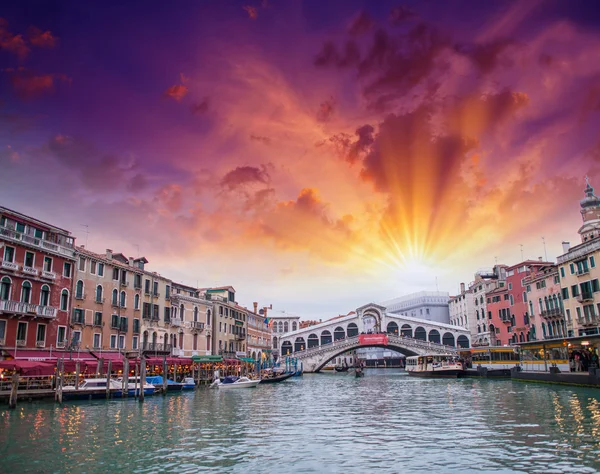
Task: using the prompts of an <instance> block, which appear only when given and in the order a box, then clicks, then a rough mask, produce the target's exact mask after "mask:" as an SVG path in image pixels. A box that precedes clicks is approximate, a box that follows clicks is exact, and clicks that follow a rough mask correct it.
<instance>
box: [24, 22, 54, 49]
mask: <svg viewBox="0 0 600 474" xmlns="http://www.w3.org/2000/svg"><path fill="white" fill-rule="evenodd" d="M27 37H28V38H29V42H30V43H31V44H32V45H33V46H37V47H38V48H54V47H55V46H56V43H57V41H58V40H57V39H56V36H54V35H53V34H52V32H51V31H42V30H40V29H39V28H36V27H35V26H31V27H29V29H28V30H27Z"/></svg>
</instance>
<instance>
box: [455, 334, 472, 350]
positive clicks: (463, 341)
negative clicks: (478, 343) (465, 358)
mask: <svg viewBox="0 0 600 474" xmlns="http://www.w3.org/2000/svg"><path fill="white" fill-rule="evenodd" d="M456 345H457V346H458V347H469V346H470V344H469V338H468V337H467V336H464V335H462V334H461V335H460V336H458V339H457V340H456Z"/></svg>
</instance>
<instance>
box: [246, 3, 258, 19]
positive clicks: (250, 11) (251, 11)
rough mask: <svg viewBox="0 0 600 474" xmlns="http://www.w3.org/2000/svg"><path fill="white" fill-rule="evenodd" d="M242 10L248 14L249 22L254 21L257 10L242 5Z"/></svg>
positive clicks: (256, 16)
mask: <svg viewBox="0 0 600 474" xmlns="http://www.w3.org/2000/svg"><path fill="white" fill-rule="evenodd" d="M242 8H243V9H244V10H245V11H246V13H248V18H250V19H251V20H256V19H257V18H258V9H257V8H256V7H253V6H250V5H244V6H243V7H242Z"/></svg>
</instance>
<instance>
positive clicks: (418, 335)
mask: <svg viewBox="0 0 600 474" xmlns="http://www.w3.org/2000/svg"><path fill="white" fill-rule="evenodd" d="M415 339H420V340H421V341H426V340H427V332H425V329H424V328H422V327H421V326H417V328H416V329H415Z"/></svg>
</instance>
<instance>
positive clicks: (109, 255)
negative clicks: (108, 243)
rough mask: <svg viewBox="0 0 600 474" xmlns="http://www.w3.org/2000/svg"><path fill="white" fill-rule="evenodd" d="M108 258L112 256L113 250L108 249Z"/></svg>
mask: <svg viewBox="0 0 600 474" xmlns="http://www.w3.org/2000/svg"><path fill="white" fill-rule="evenodd" d="M106 258H112V250H111V249H106Z"/></svg>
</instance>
